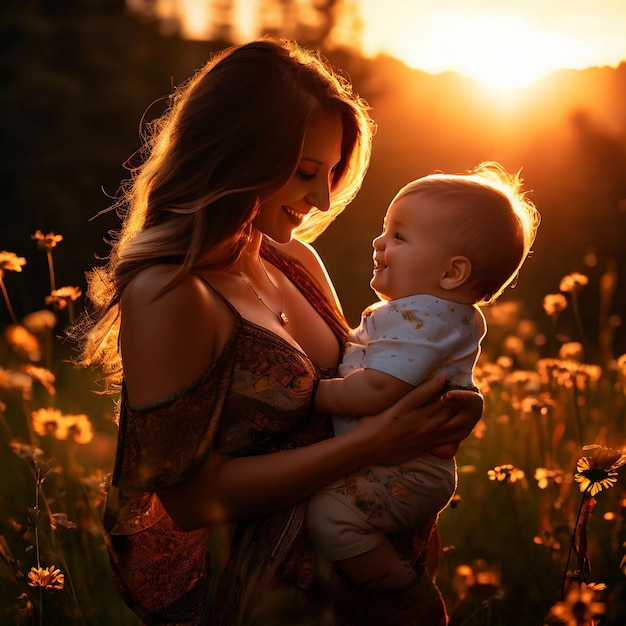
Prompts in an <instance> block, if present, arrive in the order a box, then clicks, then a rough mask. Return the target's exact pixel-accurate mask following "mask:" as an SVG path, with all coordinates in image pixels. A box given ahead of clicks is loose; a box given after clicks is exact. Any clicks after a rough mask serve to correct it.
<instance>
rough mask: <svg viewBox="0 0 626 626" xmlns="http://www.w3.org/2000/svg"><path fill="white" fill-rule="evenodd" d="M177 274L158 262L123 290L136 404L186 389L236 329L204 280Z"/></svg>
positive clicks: (126, 355)
mask: <svg viewBox="0 0 626 626" xmlns="http://www.w3.org/2000/svg"><path fill="white" fill-rule="evenodd" d="M176 273H177V268H176V267H175V266H170V265H155V266H153V267H150V268H147V269H145V270H143V271H142V272H140V273H139V274H138V275H137V276H136V277H135V278H133V280H132V281H131V282H130V283H129V284H128V286H127V287H126V288H125V289H124V291H123V293H122V300H121V315H122V318H121V349H122V359H123V366H124V378H125V381H126V387H127V389H128V394H129V399H130V401H131V404H132V405H134V406H143V405H145V404H150V403H152V402H156V401H158V400H160V399H162V398H164V397H167V396H168V395H171V394H172V393H175V392H177V391H181V390H183V389H185V388H186V387H188V386H189V385H190V384H191V383H193V382H194V381H195V380H197V379H198V378H199V377H200V376H201V375H202V374H204V373H205V372H207V371H208V369H209V368H210V366H211V365H212V363H213V361H214V360H215V358H216V356H217V355H218V354H219V352H220V350H221V348H222V347H223V345H224V343H225V341H226V338H227V337H228V336H229V334H230V332H231V331H232V324H233V320H232V316H231V315H230V314H229V312H228V311H227V310H226V309H225V307H224V305H223V303H222V302H221V300H219V298H218V297H217V296H216V295H215V294H214V293H213V292H212V291H211V290H210V289H209V288H208V287H207V285H206V284H205V283H204V281H203V280H202V279H201V278H200V277H198V276H197V275H193V274H187V275H186V276H184V277H182V278H180V279H177V278H176ZM173 281H174V282H173Z"/></svg>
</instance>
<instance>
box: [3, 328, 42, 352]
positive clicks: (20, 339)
mask: <svg viewBox="0 0 626 626" xmlns="http://www.w3.org/2000/svg"><path fill="white" fill-rule="evenodd" d="M4 336H5V337H6V339H7V341H8V342H9V344H10V345H11V347H12V348H13V349H14V350H16V351H18V352H22V353H24V354H25V355H27V356H28V358H29V359H30V360H31V361H38V360H39V359H40V358H41V346H40V344H39V339H37V337H35V335H33V334H32V333H31V332H29V331H28V330H26V328H24V326H21V325H20V324H12V325H11V326H7V327H6V329H5V331H4Z"/></svg>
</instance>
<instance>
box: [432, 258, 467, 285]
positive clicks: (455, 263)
mask: <svg viewBox="0 0 626 626" xmlns="http://www.w3.org/2000/svg"><path fill="white" fill-rule="evenodd" d="M471 275H472V262H471V261H470V260H469V259H468V258H467V257H466V256H453V257H452V258H451V259H449V261H448V266H447V268H446V271H445V272H444V274H443V275H442V277H441V278H440V280H439V284H440V285H441V287H442V288H443V289H456V288H457V287H461V286H462V285H464V284H465V283H466V282H467V281H468V280H469V277H470V276H471Z"/></svg>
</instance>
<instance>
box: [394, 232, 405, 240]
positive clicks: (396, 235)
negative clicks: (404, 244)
mask: <svg viewBox="0 0 626 626" xmlns="http://www.w3.org/2000/svg"><path fill="white" fill-rule="evenodd" d="M393 237H394V239H399V240H400V241H404V237H403V236H402V235H401V234H400V233H396V234H395V235H394V236H393Z"/></svg>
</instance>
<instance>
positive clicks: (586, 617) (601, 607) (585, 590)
mask: <svg viewBox="0 0 626 626" xmlns="http://www.w3.org/2000/svg"><path fill="white" fill-rule="evenodd" d="M604 588H605V585H602V584H595V583H588V584H585V583H581V584H580V586H579V585H578V584H574V585H572V586H571V587H570V588H569V590H568V592H567V595H566V596H565V599H564V600H563V601H562V602H557V603H556V604H555V605H553V606H552V608H551V609H550V614H549V616H548V622H547V623H548V624H559V626H580V625H581V624H595V623H596V622H597V620H596V619H595V618H596V617H598V616H599V615H603V614H604V613H605V612H606V605H605V604H604V603H603V602H597V601H596V600H595V596H596V593H597V592H598V591H602V590H603V589H604ZM551 619H553V620H556V621H551Z"/></svg>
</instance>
